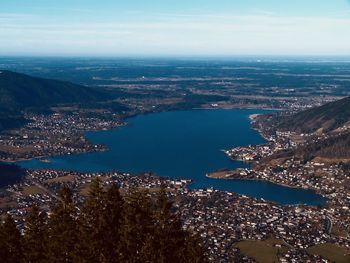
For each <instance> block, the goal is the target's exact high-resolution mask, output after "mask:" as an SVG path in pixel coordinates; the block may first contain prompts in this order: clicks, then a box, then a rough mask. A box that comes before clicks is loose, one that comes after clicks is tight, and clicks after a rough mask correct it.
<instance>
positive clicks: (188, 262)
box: [181, 231, 208, 263]
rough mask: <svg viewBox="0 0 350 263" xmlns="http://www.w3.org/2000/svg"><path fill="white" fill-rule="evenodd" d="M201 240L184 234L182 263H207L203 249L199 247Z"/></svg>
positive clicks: (189, 233) (196, 236)
mask: <svg viewBox="0 0 350 263" xmlns="http://www.w3.org/2000/svg"><path fill="white" fill-rule="evenodd" d="M201 244H202V240H201V238H200V237H199V236H198V235H193V234H192V233H191V232H189V231H187V232H186V242H185V252H184V254H183V258H182V260H181V262H184V263H206V262H208V260H207V258H206V256H205V253H204V249H203V247H202V246H201Z"/></svg>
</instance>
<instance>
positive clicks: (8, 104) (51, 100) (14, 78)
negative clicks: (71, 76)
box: [0, 70, 110, 131]
mask: <svg viewBox="0 0 350 263" xmlns="http://www.w3.org/2000/svg"><path fill="white" fill-rule="evenodd" d="M109 98H110V95H109V94H108V93H105V92H103V91H100V90H97V89H94V88H91V87H85V86H81V85H76V84H73V83H70V82H64V81H57V80H50V79H43V78H36V77H31V76H28V75H25V74H20V73H15V72H12V71H7V70H0V131H1V130H4V129H9V128H14V127H18V126H20V125H21V124H23V122H24V119H23V112H25V111H35V112H38V111H39V112H47V111H48V110H50V107H51V106H56V105H62V104H68V105H69V104H91V103H96V102H99V101H105V100H108V99H109Z"/></svg>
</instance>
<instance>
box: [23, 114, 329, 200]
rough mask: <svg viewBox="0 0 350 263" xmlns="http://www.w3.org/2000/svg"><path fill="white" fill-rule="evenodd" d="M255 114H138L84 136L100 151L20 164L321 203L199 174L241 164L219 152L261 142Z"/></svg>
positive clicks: (307, 194)
mask: <svg viewBox="0 0 350 263" xmlns="http://www.w3.org/2000/svg"><path fill="white" fill-rule="evenodd" d="M263 112H264V111H260V110H192V111H174V112H162V113H154V114H147V115H139V116H136V117H133V118H130V119H128V125H126V126H124V127H120V128H117V129H114V130H110V131H99V132H88V133H87V137H88V138H89V139H90V140H91V141H92V142H94V143H100V144H105V145H107V146H108V148H109V150H108V151H105V152H97V153H87V154H79V155H67V156H61V157H55V158H52V159H50V160H51V162H50V163H43V162H40V161H38V160H30V161H25V162H21V163H20V164H21V165H22V166H24V167H26V168H52V169H64V170H76V171H84V172H96V171H111V170H118V171H124V172H154V173H156V174H158V175H161V176H169V177H175V178H190V179H193V180H194V183H193V184H192V185H191V187H192V188H209V187H214V188H215V189H220V190H225V191H230V192H236V193H240V194H244V195H247V196H252V197H257V198H264V199H265V200H270V201H275V202H278V203H281V204H301V203H302V204H308V205H320V204H324V202H325V199H324V198H322V197H321V196H319V195H317V194H316V193H314V192H313V191H309V190H303V189H292V188H288V187H284V186H280V185H276V184H273V183H269V182H262V181H250V180H223V179H211V178H207V177H206V176H205V175H206V174H207V173H209V172H213V171H215V170H218V169H224V168H229V169H232V168H239V167H246V166H247V165H246V164H244V163H242V162H238V161H232V160H230V159H229V158H227V156H226V155H225V154H224V153H223V152H222V151H221V150H222V149H225V148H229V147H235V146H243V145H248V144H261V143H264V139H263V138H262V137H261V136H260V134H259V133H258V132H257V131H255V130H253V129H252V128H251V125H250V120H249V115H250V114H254V113H263Z"/></svg>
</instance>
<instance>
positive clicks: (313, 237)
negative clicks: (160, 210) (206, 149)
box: [0, 170, 350, 262]
mask: <svg viewBox="0 0 350 263" xmlns="http://www.w3.org/2000/svg"><path fill="white" fill-rule="evenodd" d="M96 177H99V178H100V179H101V180H102V182H103V184H104V186H106V187H108V185H111V184H112V183H117V184H118V185H119V186H120V188H121V192H122V193H123V192H124V193H125V192H127V191H130V189H133V188H139V189H144V190H147V191H148V192H149V194H150V195H151V196H152V195H153V194H155V193H156V191H157V190H159V189H160V187H161V186H162V185H165V186H166V189H167V193H168V196H169V198H170V200H172V201H173V202H174V203H173V205H174V207H175V208H176V210H177V212H178V213H179V214H180V216H181V219H182V221H183V224H184V227H185V228H186V229H191V230H192V231H194V232H195V233H198V234H199V235H200V236H201V237H202V238H203V240H204V246H205V249H206V251H207V253H208V256H209V259H210V260H212V261H214V262H231V261H236V260H240V261H238V262H255V261H254V259H252V258H250V257H249V256H246V255H245V254H244V253H243V252H244V251H241V249H240V245H241V244H244V242H245V241H247V240H251V241H254V242H265V241H266V242H272V244H273V245H272V246H273V249H275V250H276V256H278V258H279V260H280V261H281V262H300V261H307V260H309V261H310V262H315V260H321V259H322V258H321V257H320V256H314V255H312V253H308V252H307V251H309V250H310V249H312V248H314V247H316V246H317V245H322V244H328V245H330V246H333V245H335V244H338V245H340V246H342V247H347V248H350V240H349V239H347V238H346V237H341V236H339V235H335V234H333V231H334V230H333V229H332V228H334V227H335V224H336V222H334V220H335V219H334V217H333V216H332V217H330V215H329V213H328V210H327V209H326V208H321V209H319V208H317V207H312V206H303V205H300V206H283V205H278V204H276V203H272V202H267V201H265V200H262V199H254V198H250V197H247V196H242V195H238V194H235V193H230V192H223V191H218V190H214V189H197V190H189V188H188V186H189V185H190V183H191V181H189V180H181V179H170V178H165V177H158V176H155V175H152V174H149V173H146V174H136V175H132V174H127V173H119V172H111V173H78V172H65V171H53V170H31V171H28V175H27V176H26V177H25V179H24V180H23V181H21V182H19V183H17V184H14V185H12V186H8V187H7V188H6V193H3V194H2V197H1V203H2V206H1V208H0V214H4V213H7V214H10V215H12V216H13V217H14V218H15V219H16V222H17V224H18V227H19V228H20V229H22V230H23V223H24V221H23V219H24V217H25V215H26V214H27V212H28V211H29V208H30V207H31V206H32V205H34V204H36V205H38V206H39V207H40V208H41V209H42V210H43V211H46V212H47V213H50V209H51V206H52V205H53V203H54V201H56V199H57V198H58V195H57V192H58V190H59V189H60V188H61V187H62V186H63V185H68V186H69V187H70V188H71V189H72V190H73V193H74V198H75V202H76V204H77V205H78V204H79V203H81V202H82V201H83V200H84V197H85V196H86V194H87V193H88V188H89V185H90V184H91V182H92V180H93V179H94V178H96ZM330 220H331V221H330ZM330 224H331V225H330ZM242 242H243V243H242ZM331 244H332V245H331ZM243 250H244V249H243ZM322 260H323V261H322V262H329V261H327V260H326V259H322Z"/></svg>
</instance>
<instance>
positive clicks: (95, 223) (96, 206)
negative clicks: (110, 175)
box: [75, 178, 108, 262]
mask: <svg viewBox="0 0 350 263" xmlns="http://www.w3.org/2000/svg"><path fill="white" fill-rule="evenodd" d="M104 211H105V193H104V191H103V187H102V185H101V180H100V179H99V178H96V179H95V180H94V181H93V182H92V183H91V185H90V189H89V193H88V196H87V199H86V201H85V203H84V205H83V207H82V210H81V214H80V216H79V221H78V231H79V234H78V235H79V243H78V244H77V246H76V250H75V261H76V262H101V261H105V259H104V256H103V254H102V250H103V247H104V243H105V241H104V236H103V233H104V231H108V230H107V229H105V228H104V226H103V221H102V215H103V213H104Z"/></svg>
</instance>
